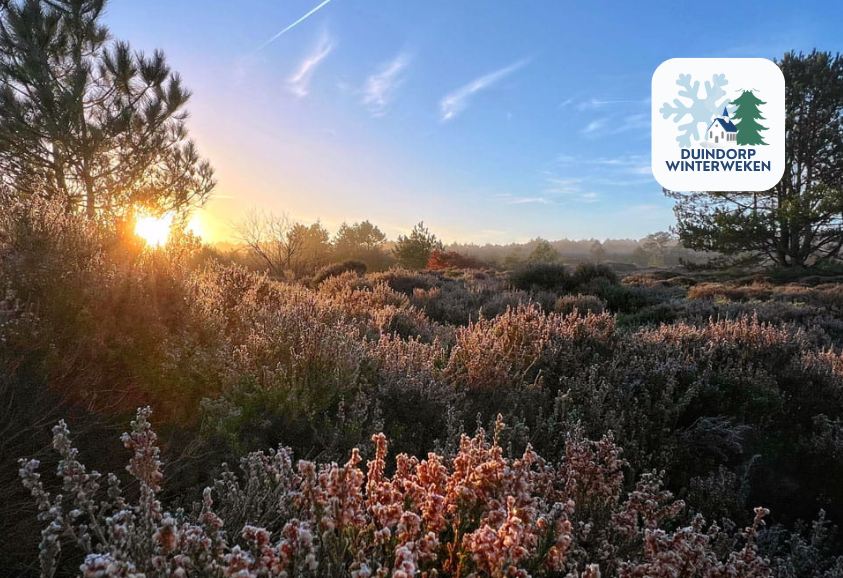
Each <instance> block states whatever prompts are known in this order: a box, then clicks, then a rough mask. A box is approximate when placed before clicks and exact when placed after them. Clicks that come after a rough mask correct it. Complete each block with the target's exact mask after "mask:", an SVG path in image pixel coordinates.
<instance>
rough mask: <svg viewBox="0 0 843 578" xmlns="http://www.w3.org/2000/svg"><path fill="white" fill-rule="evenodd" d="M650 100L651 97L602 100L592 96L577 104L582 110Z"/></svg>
mask: <svg viewBox="0 0 843 578" xmlns="http://www.w3.org/2000/svg"><path fill="white" fill-rule="evenodd" d="M649 102H650V99H649V98H645V99H638V100H634V99H633V100H625V99H622V100H601V99H597V98H591V99H589V100H584V101H582V102H581V103H579V104H578V105H577V108H578V109H580V110H588V109H592V108H601V107H605V106H612V105H615V104H648V103H649Z"/></svg>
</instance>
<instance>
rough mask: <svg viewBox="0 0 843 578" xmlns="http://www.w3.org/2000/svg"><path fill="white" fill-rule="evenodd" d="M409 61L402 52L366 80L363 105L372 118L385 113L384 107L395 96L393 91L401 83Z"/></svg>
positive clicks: (407, 56)
mask: <svg viewBox="0 0 843 578" xmlns="http://www.w3.org/2000/svg"><path fill="white" fill-rule="evenodd" d="M411 59H412V58H411V56H410V55H409V54H407V53H406V52H402V53H400V54H398V56H396V57H395V58H393V59H392V60H390V61H389V62H386V63H384V64H383V65H381V67H380V70H378V72H376V73H375V74H373V75H371V76H370V77H369V78H368V79H367V80H366V86H365V88H364V90H363V104H365V105H366V106H367V107H368V108H369V110H370V111H371V113H372V114H373V115H374V116H382V115H383V114H384V113H385V112H386V107H387V106H388V105H389V103H390V101H391V100H392V97H393V96H394V95H395V91H396V90H397V89H398V87H399V86H400V85H401V82H403V79H404V75H403V72H404V69H406V68H407V66H409V64H410V60H411Z"/></svg>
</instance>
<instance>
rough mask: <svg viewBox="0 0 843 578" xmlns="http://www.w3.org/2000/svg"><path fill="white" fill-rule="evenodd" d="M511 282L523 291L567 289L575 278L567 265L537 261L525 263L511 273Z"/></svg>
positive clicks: (571, 285)
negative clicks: (529, 263)
mask: <svg viewBox="0 0 843 578" xmlns="http://www.w3.org/2000/svg"><path fill="white" fill-rule="evenodd" d="M509 282H510V283H512V285H513V287H515V288H516V289H520V290H522V291H536V290H541V289H545V290H547V291H565V290H568V289H571V288H572V287H573V285H574V280H573V278H572V277H571V273H570V272H569V271H568V268H567V267H565V265H552V264H548V263H536V264H532V265H525V266H523V267H520V268H518V269H516V270H515V271H513V272H512V273H510V275H509Z"/></svg>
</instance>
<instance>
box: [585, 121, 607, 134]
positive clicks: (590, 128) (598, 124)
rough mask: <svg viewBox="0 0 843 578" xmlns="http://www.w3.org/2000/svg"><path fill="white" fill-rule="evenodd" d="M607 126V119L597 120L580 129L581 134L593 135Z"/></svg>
mask: <svg viewBox="0 0 843 578" xmlns="http://www.w3.org/2000/svg"><path fill="white" fill-rule="evenodd" d="M608 124H609V119H608V118H605V117H604V118H597V119H594V120H593V121H591V122H590V123H588V125H586V127H585V128H584V129H582V132H583V134H586V135H593V134H595V133H597V132H599V131H600V130H602V129H603V128H605V127H606V126H607V125H608Z"/></svg>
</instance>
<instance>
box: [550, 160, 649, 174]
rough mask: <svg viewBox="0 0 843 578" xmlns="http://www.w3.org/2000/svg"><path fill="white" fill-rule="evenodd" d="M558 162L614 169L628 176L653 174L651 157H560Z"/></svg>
mask: <svg viewBox="0 0 843 578" xmlns="http://www.w3.org/2000/svg"><path fill="white" fill-rule="evenodd" d="M556 162H558V163H559V164H561V165H576V166H579V167H586V166H591V167H592V168H600V169H612V170H613V171H614V172H616V173H619V174H626V175H640V176H643V175H649V174H651V173H652V169H651V167H650V157H649V155H621V156H618V157H596V158H583V157H580V156H571V155H559V156H557V157H556Z"/></svg>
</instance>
